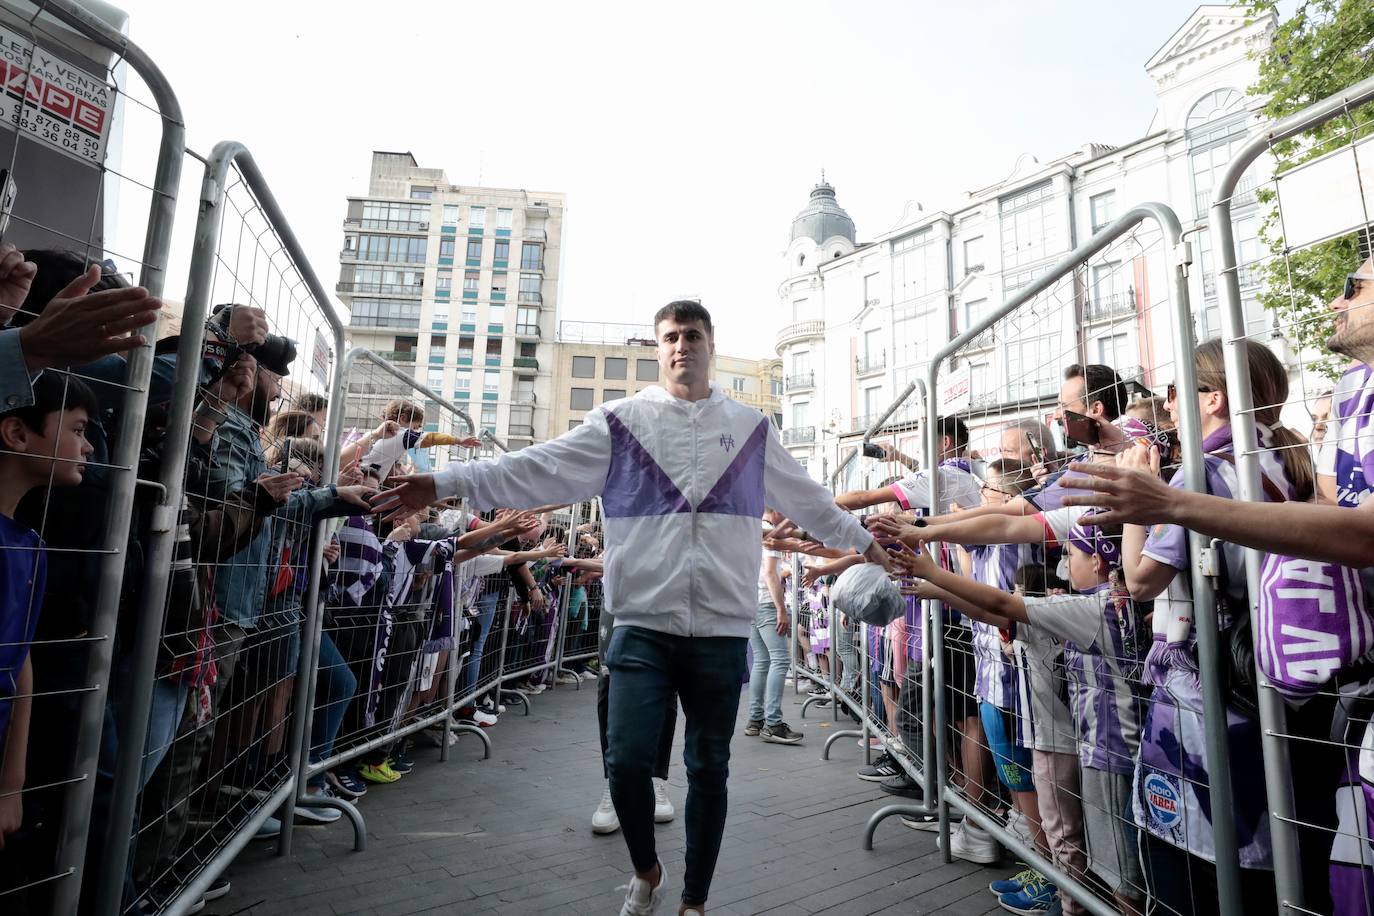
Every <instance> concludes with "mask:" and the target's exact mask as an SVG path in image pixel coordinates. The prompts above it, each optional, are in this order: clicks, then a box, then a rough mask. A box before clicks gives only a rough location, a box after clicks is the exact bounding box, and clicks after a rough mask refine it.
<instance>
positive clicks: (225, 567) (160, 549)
mask: <svg viewBox="0 0 1374 916" xmlns="http://www.w3.org/2000/svg"><path fill="white" fill-rule="evenodd" d="M204 187H205V188H206V192H205V193H204V194H203V196H202V198H201V213H200V218H199V220H198V224H197V226H196V235H195V238H196V243H195V246H194V250H193V254H192V260H191V282H190V286H189V290H188V297H187V303H186V307H185V313H184V316H183V317H184V318H185V320H186V324H185V325H184V327H183V328H182V333H181V334H179V335H177V336H175V337H171V338H168V339H167V340H165V341H163V342H161V343H160V344H159V352H160V354H161V355H160V356H159V359H160V360H162V361H164V362H165V364H166V365H167V367H168V372H169V373H170V374H171V375H172V379H173V381H172V387H171V392H170V397H169V399H168V400H167V402H166V404H165V407H164V409H163V410H162V411H161V412H159V413H150V423H149V426H148V427H147V428H145V435H144V441H145V443H149V449H150V450H152V452H153V453H152V454H151V455H150V456H149V460H148V462H147V468H146V470H147V473H148V476H149V477H151V478H153V479H156V480H157V481H158V486H159V487H160V493H161V498H162V503H161V505H159V506H156V507H153V508H152V509H150V510H149V511H148V513H147V515H146V517H145V518H143V519H138V518H136V519H135V523H136V524H135V530H146V531H148V532H149V534H148V536H147V538H146V541H145V542H144V554H143V559H144V560H145V562H146V567H145V568H144V569H143V570H142V580H141V582H140V585H141V594H140V595H139V599H140V601H141V605H140V613H139V619H140V621H141V623H142V626H141V628H140V629H139V630H138V632H137V635H136V638H135V640H134V643H135V645H134V647H133V650H132V653H131V661H130V667H131V675H130V684H129V687H128V690H127V693H126V698H127V700H128V702H129V703H130V704H131V705H132V706H133V707H134V708H135V710H137V711H140V712H141V713H142V714H141V715H139V714H138V713H137V712H136V713H135V714H134V715H131V716H130V719H129V723H128V731H127V733H129V734H138V733H140V732H142V731H145V730H147V731H148V732H149V734H150V740H149V741H148V743H147V745H146V747H144V748H142V749H140V748H139V747H138V746H137V744H136V743H134V742H126V743H124V744H123V745H122V747H121V749H120V753H121V760H120V773H119V777H118V779H117V780H116V786H115V792H114V802H113V804H112V809H113V810H112V814H111V829H110V837H111V840H110V843H109V849H108V851H107V855H106V856H105V859H104V867H103V870H102V874H101V895H102V896H101V900H102V906H104V907H106V908H107V909H108V910H109V911H115V910H119V911H124V910H128V911H145V910H153V911H161V910H163V909H164V908H166V909H172V910H176V909H184V908H185V907H186V906H188V905H191V904H194V903H195V902H196V901H198V899H199V896H198V895H199V890H198V888H201V889H203V886H204V885H207V884H208V883H209V882H210V881H211V880H213V878H214V877H215V875H216V874H217V873H218V871H219V870H222V869H223V867H224V866H225V865H227V863H228V861H229V859H231V858H232V856H233V854H234V853H235V852H236V850H237V849H238V848H241V846H242V845H243V844H244V843H245V842H247V840H248V839H249V838H251V837H253V836H265V835H277V834H279V833H280V831H281V828H280V822H278V821H276V820H275V819H274V818H273V817H272V814H271V813H272V811H273V810H275V809H276V808H277V807H278V806H279V805H280V804H281V803H282V802H283V801H289V799H290V798H291V796H292V794H293V792H294V789H295V786H296V779H295V768H296V752H295V748H296V746H297V745H298V744H299V730H300V728H301V727H302V719H301V712H302V710H301V709H300V706H299V703H298V702H295V701H293V693H295V692H296V690H295V687H296V685H295V684H294V679H295V675H296V672H297V669H298V667H299V663H300V658H301V656H302V654H303V651H304V652H305V653H308V652H309V651H310V648H311V646H310V643H309V642H308V641H304V640H303V629H304V625H305V623H306V621H307V619H310V618H312V616H313V613H312V610H311V609H312V607H313V605H314V602H315V600H316V596H317V594H318V584H319V578H320V565H319V564H320V551H319V550H318V546H319V543H318V539H317V538H316V537H315V535H316V529H317V526H318V524H319V522H320V520H321V519H323V518H326V517H336V516H341V515H345V514H359V513H363V512H366V511H367V508H368V504H367V501H366V494H367V492H368V487H367V486H366V484H365V482H363V481H361V480H353V479H347V480H343V479H341V480H339V481H338V482H337V483H336V482H335V481H334V475H333V473H332V471H333V470H334V469H335V468H337V466H338V462H337V447H333V448H331V447H330V446H329V445H328V442H327V440H326V439H325V437H324V430H323V428H322V423H323V421H324V415H325V412H326V409H327V406H328V399H327V398H326V397H324V396H323V395H322V394H321V392H323V391H325V390H327V389H328V388H329V386H330V384H331V382H332V381H333V379H332V375H333V367H334V366H335V364H336V363H337V360H338V359H339V358H340V357H341V351H342V340H343V338H342V325H341V323H340V322H339V319H338V318H337V316H336V315H335V314H334V311H333V307H332V305H331V304H330V301H329V299H328V297H327V295H326V294H325V293H324V292H323V288H322V285H321V284H320V282H319V280H318V278H317V277H316V276H315V275H314V273H313V270H312V269H311V268H310V265H309V263H308V261H307V260H306V259H305V257H304V255H303V254H302V252H301V251H300V249H299V246H298V245H297V244H296V242H295V239H294V237H293V236H292V235H291V230H290V227H289V226H288V225H287V224H286V222H285V220H284V218H283V216H282V214H281V213H280V211H279V210H278V208H277V206H276V203H275V200H274V199H273V198H272V196H271V191H270V189H269V188H268V187H267V185H266V182H265V181H264V180H263V179H262V176H261V175H260V174H258V172H257V170H256V167H255V166H254V164H253V162H252V159H251V156H250V155H249V154H248V152H247V150H245V149H244V148H242V147H241V146H238V145H237V144H220V145H219V146H217V147H216V148H215V150H214V151H213V153H212V154H211V156H210V157H208V158H207V159H206V166H205V180H204ZM303 341H304V342H309V343H308V345H309V346H310V347H311V354H310V357H309V359H310V362H309V363H308V364H304V365H302V364H300V363H297V356H298V355H299V353H300V350H301V349H302V348H303V347H304V346H305V345H306V344H303V343H301V342H303ZM301 362H302V363H304V361H301ZM153 419H158V420H161V423H160V424H159V425H158V426H157V427H154V426H153V422H152V420H153ZM169 518H174V519H176V524H175V526H172V525H169V524H168V519H169ZM140 524H141V525H143V526H144V528H143V529H140V528H139V525H140ZM140 751H141V753H140ZM182 898H186V899H182ZM120 900H122V903H120V904H118V905H116V904H115V903H114V902H113V901H120Z"/></svg>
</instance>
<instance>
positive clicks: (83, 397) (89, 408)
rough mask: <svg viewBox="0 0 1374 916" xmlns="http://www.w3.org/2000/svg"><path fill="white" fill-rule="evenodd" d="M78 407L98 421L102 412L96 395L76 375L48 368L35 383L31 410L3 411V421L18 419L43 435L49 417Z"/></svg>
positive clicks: (0, 416) (0, 414)
mask: <svg viewBox="0 0 1374 916" xmlns="http://www.w3.org/2000/svg"><path fill="white" fill-rule="evenodd" d="M78 408H80V409H81V410H84V411H86V416H88V417H90V418H92V419H95V418H96V417H97V416H98V415H99V413H100V403H99V402H98V401H97V400H96V397H95V392H93V391H92V390H91V387H90V386H89V385H87V384H86V383H85V382H83V381H81V379H79V378H77V377H76V376H74V375H68V374H67V373H65V372H58V371H56V370H53V369H48V370H46V371H45V372H44V373H43V374H42V375H40V376H38V377H37V378H36V379H34V380H33V403H32V404H29V405H28V406H27V407H16V408H14V409H13V410H6V411H0V418H4V417H18V418H19V420H20V422H22V423H23V424H24V425H25V426H27V427H28V428H29V429H31V430H33V431H34V432H36V433H38V434H39V435H42V433H43V425H44V423H46V422H47V419H48V417H49V415H51V414H55V413H59V412H61V411H64V410H76V409H78Z"/></svg>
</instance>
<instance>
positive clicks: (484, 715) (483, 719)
mask: <svg viewBox="0 0 1374 916" xmlns="http://www.w3.org/2000/svg"><path fill="white" fill-rule="evenodd" d="M458 721H459V722H462V721H463V720H462V719H459V720H458ZM498 721H499V720H498V719H497V718H496V717H495V716H493V715H492V714H491V713H489V712H483V711H482V710H480V709H474V710H473V711H472V718H471V719H470V720H468V722H467V723H466V724H468V725H480V726H482V727H483V728H491V727H492V726H493V725H495V724H496V723H497V722H498Z"/></svg>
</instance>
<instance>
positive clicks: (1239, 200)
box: [1194, 175, 1257, 216]
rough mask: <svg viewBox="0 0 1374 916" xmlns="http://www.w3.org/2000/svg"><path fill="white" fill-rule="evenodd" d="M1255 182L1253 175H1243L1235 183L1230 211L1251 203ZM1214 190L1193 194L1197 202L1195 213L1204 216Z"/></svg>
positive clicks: (1253, 196)
mask: <svg viewBox="0 0 1374 916" xmlns="http://www.w3.org/2000/svg"><path fill="white" fill-rule="evenodd" d="M1256 186H1257V183H1256V181H1255V178H1254V176H1253V175H1245V176H1243V177H1242V178H1241V179H1240V181H1239V182H1237V183H1236V189H1235V190H1234V191H1232V192H1231V211H1232V212H1233V213H1234V212H1235V211H1236V210H1237V209H1239V208H1240V207H1244V206H1247V205H1249V204H1253V203H1254V202H1255V200H1256V197H1255V188H1256ZM1214 193H1215V192H1213V191H1211V190H1207V191H1198V192H1197V193H1196V194H1195V195H1194V198H1195V201H1196V204H1197V215H1198V216H1204V215H1206V213H1207V211H1208V210H1210V209H1211V208H1212V197H1213V194H1214Z"/></svg>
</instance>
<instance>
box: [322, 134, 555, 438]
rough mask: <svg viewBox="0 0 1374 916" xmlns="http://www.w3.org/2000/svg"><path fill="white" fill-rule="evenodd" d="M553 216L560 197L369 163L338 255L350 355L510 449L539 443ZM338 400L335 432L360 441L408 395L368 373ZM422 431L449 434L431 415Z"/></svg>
mask: <svg viewBox="0 0 1374 916" xmlns="http://www.w3.org/2000/svg"><path fill="white" fill-rule="evenodd" d="M563 213H564V196H563V195H562V194H561V193H558V192H548V191H528V190H524V189H514V188H484V187H473V186H458V185H454V184H452V183H450V182H449V180H448V178H447V176H446V175H445V174H444V171H443V170H442V169H433V168H422V167H421V166H420V165H419V164H418V163H417V162H416V160H415V157H414V156H413V155H411V154H410V153H397V152H380V151H379V152H374V153H373V154H372V168H371V172H370V180H369V183H368V189H367V194H366V195H362V196H357V197H349V198H348V202H347V212H346V214H345V217H344V225H343V230H344V243H343V248H342V250H341V251H340V253H339V262H340V267H339V283H338V287H337V291H338V293H339V297H340V299H342V300H343V303H344V305H345V306H346V307H347V309H348V312H349V318H348V338H349V342H350V344H351V345H352V346H355V347H366V348H368V349H370V350H373V351H375V352H376V353H378V354H379V355H381V356H383V357H385V358H386V359H388V360H390V361H391V362H393V363H394V364H396V365H397V366H398V367H400V368H402V369H404V370H405V371H407V372H412V373H413V374H414V377H415V378H416V379H417V380H418V381H420V382H421V383H423V384H424V385H426V386H428V387H429V388H430V389H432V390H433V391H434V392H435V393H437V394H439V395H440V396H441V397H443V398H445V399H447V400H450V401H453V402H454V403H456V404H457V405H459V406H460V407H462V408H464V409H465V410H466V411H467V412H468V414H469V415H470V416H471V419H472V421H473V423H474V424H475V425H476V426H477V427H479V428H481V429H486V430H489V431H490V432H491V433H492V434H494V435H496V436H497V437H499V438H500V439H502V440H504V441H505V442H506V443H507V444H508V445H509V446H510V447H511V448H512V449H518V448H522V447H524V446H526V445H529V444H531V443H533V442H537V441H540V440H543V439H546V438H548V437H549V435H550V431H551V427H550V418H551V415H552V410H551V408H550V405H551V404H552V402H553V388H552V372H551V368H550V367H551V365H552V352H553V351H552V344H553V337H554V333H553V332H554V329H555V327H556V320H557V312H558V290H559V259H560V257H561V254H562V244H561V239H562V233H563ZM348 386H349V390H348V393H349V397H348V416H347V417H346V425H348V426H359V427H364V426H369V425H375V423H376V422H377V421H376V416H377V414H378V412H379V410H380V408H381V405H382V404H383V403H385V401H386V400H388V399H389V398H391V397H395V396H397V395H398V394H404V393H406V392H405V389H406V387H407V386H405V385H404V384H402V383H399V382H397V381H395V380H394V379H390V378H387V377H384V376H383V375H381V374H379V373H376V372H369V371H366V370H364V371H361V372H359V373H357V374H356V375H355V377H354V378H351V379H350V380H349V382H348ZM436 406H437V405H436ZM426 419H427V420H428V421H429V423H428V425H429V426H430V427H431V428H434V429H440V428H443V429H444V431H446V432H447V431H450V430H449V429H448V428H447V427H448V423H447V419H446V418H445V417H443V416H442V415H441V414H440V412H439V411H437V410H435V411H432V412H430V411H427V417H426ZM439 460H440V462H441V463H442V462H443V461H444V460H445V456H443V455H441V456H440V459H439Z"/></svg>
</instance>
